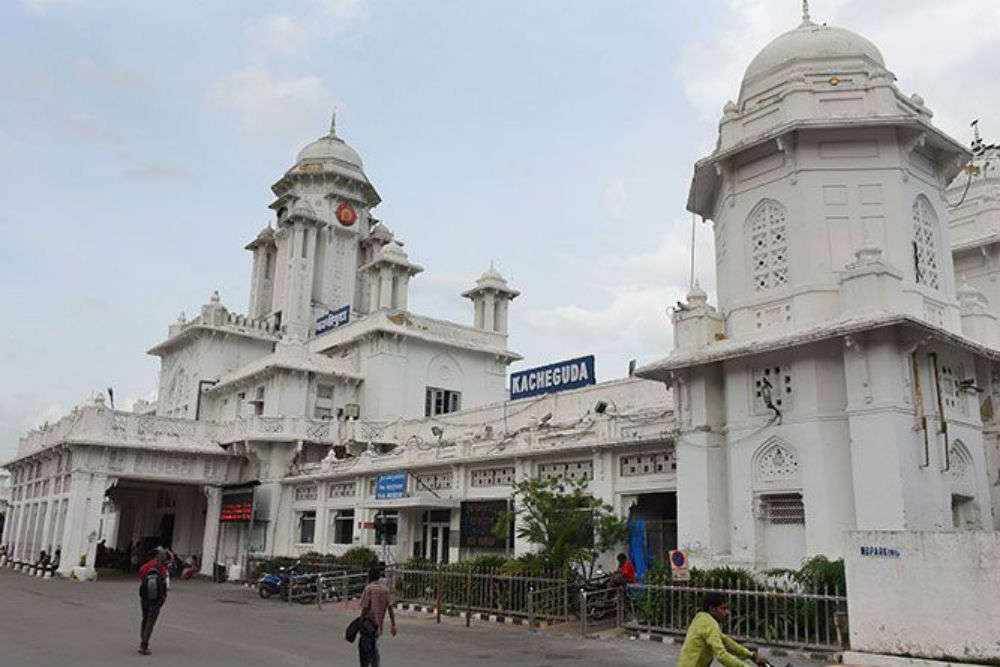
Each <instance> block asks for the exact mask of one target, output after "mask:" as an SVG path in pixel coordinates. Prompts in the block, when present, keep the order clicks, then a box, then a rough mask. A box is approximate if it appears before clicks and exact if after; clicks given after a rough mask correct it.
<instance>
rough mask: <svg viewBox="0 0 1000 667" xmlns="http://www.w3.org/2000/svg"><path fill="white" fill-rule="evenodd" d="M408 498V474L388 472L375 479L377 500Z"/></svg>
mask: <svg viewBox="0 0 1000 667" xmlns="http://www.w3.org/2000/svg"><path fill="white" fill-rule="evenodd" d="M405 496H406V473H405V472H387V473H383V474H381V475H379V476H378V477H376V478H375V498H376V499H381V498H403V497H405Z"/></svg>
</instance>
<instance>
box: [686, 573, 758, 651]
mask: <svg viewBox="0 0 1000 667" xmlns="http://www.w3.org/2000/svg"><path fill="white" fill-rule="evenodd" d="M728 618H729V602H728V601H727V600H726V596H725V595H723V594H722V593H715V592H710V593H705V599H704V601H703V603H702V611H699V612H698V613H697V614H695V616H694V620H692V621H691V625H690V626H689V627H688V631H687V636H686V637H685V638H684V646H683V647H681V657H680V660H678V662H677V667H708V666H709V665H710V664H712V658H715V659H716V660H718V661H719V662H720V663H722V664H723V665H725V667H743V665H744V662H743V661H744V660H746V659H748V658H750V659H752V660H753V661H754V662H755V663H757V664H758V665H759V666H760V667H765V666H766V665H767V661H766V660H764V658H762V657H760V656H759V655H757V652H756V651H751V650H750V649H748V648H744V647H743V646H740V645H739V644H737V643H736V642H735V641H733V640H732V639H730V638H729V637H727V636H726V635H724V634H723V633H722V629H721V628H720V627H719V624H720V623H725V622H726V620H728Z"/></svg>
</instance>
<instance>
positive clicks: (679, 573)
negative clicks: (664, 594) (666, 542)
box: [670, 549, 691, 581]
mask: <svg viewBox="0 0 1000 667" xmlns="http://www.w3.org/2000/svg"><path fill="white" fill-rule="evenodd" d="M670 574H671V578H672V579H673V580H674V581H690V580H691V567H690V566H689V565H688V556H687V552H686V551H682V550H681V549H677V550H674V551H671V552H670Z"/></svg>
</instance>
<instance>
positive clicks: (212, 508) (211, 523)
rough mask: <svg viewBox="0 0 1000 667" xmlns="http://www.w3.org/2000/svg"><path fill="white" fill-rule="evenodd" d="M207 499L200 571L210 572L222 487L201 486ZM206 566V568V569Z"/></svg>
mask: <svg viewBox="0 0 1000 667" xmlns="http://www.w3.org/2000/svg"><path fill="white" fill-rule="evenodd" d="M202 490H203V491H204V493H205V498H207V499H208V503H207V507H206V509H205V537H204V538H203V539H202V544H201V569H202V572H212V571H213V568H214V566H215V557H216V552H217V551H218V548H219V512H220V511H221V510H222V489H220V488H219V487H217V486H205V487H202ZM206 568H207V569H206Z"/></svg>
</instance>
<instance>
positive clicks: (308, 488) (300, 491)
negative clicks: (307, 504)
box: [295, 484, 316, 500]
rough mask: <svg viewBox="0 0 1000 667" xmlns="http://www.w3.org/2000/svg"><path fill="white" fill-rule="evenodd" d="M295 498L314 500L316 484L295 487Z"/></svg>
mask: <svg viewBox="0 0 1000 667" xmlns="http://www.w3.org/2000/svg"><path fill="white" fill-rule="evenodd" d="M295 500H316V485H314V484H306V485H302V486H297V487H295Z"/></svg>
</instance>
